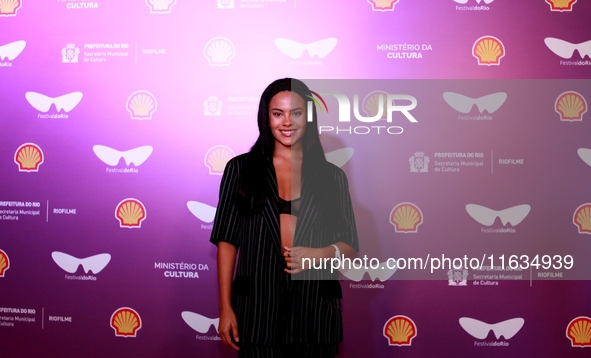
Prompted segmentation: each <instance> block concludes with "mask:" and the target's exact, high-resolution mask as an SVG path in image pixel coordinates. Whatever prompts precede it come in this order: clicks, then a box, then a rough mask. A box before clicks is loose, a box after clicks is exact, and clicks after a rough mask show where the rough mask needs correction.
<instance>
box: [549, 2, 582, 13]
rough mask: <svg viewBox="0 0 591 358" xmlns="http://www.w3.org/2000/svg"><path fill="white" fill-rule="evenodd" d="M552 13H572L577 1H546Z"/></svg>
mask: <svg viewBox="0 0 591 358" xmlns="http://www.w3.org/2000/svg"><path fill="white" fill-rule="evenodd" d="M546 2H547V3H548V5H550V10H552V11H573V5H574V4H575V3H576V2H577V0H546Z"/></svg>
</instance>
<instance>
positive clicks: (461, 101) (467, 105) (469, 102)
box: [443, 92, 507, 113]
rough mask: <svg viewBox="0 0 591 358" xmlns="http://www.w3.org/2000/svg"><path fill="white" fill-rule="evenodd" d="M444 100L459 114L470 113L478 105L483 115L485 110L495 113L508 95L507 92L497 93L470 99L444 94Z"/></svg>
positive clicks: (450, 93) (449, 93)
mask: <svg viewBox="0 0 591 358" xmlns="http://www.w3.org/2000/svg"><path fill="white" fill-rule="evenodd" d="M443 99H444V100H445V102H447V104H449V105H450V106H451V107H452V108H453V109H455V110H456V111H458V112H462V113H469V112H470V111H471V110H472V107H473V106H474V105H476V107H478V110H479V111H480V113H483V112H484V110H486V111H487V112H488V113H494V112H495V111H496V110H497V109H499V108H500V107H501V106H502V105H503V103H505V100H506V99H507V94H506V93H505V92H497V93H493V94H489V95H486V96H482V97H480V98H470V97H467V96H464V95H461V94H459V93H454V92H444V93H443Z"/></svg>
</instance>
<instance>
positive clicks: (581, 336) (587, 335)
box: [566, 316, 591, 348]
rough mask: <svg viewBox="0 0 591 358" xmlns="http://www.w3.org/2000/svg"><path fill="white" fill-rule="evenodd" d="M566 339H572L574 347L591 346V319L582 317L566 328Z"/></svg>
mask: <svg viewBox="0 0 591 358" xmlns="http://www.w3.org/2000/svg"><path fill="white" fill-rule="evenodd" d="M566 337H567V338H568V339H570V342H571V343H570V344H571V346H572V347H581V348H582V347H590V346H591V318H589V317H584V316H580V317H577V318H575V319H573V320H572V321H570V323H569V324H568V326H566Z"/></svg>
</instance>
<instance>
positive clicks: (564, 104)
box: [554, 91, 587, 122]
mask: <svg viewBox="0 0 591 358" xmlns="http://www.w3.org/2000/svg"><path fill="white" fill-rule="evenodd" d="M554 109H555V110H556V113H558V114H559V115H560V120H561V121H566V122H574V121H577V122H580V121H582V120H583V114H585V113H587V101H586V100H585V97H583V96H581V94H580V93H578V92H574V91H567V92H564V93H562V94H561V95H560V96H558V98H556V102H555V103H554Z"/></svg>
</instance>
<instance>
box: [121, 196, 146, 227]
mask: <svg viewBox="0 0 591 358" xmlns="http://www.w3.org/2000/svg"><path fill="white" fill-rule="evenodd" d="M146 216H147V212H146V207H145V206H144V204H142V203H141V201H139V200H137V199H133V198H127V199H124V200H122V201H121V202H120V203H119V205H117V209H115V217H116V218H117V220H119V226H120V227H127V228H130V229H131V228H136V227H137V228H140V227H141V226H142V221H144V219H145V218H146Z"/></svg>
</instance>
